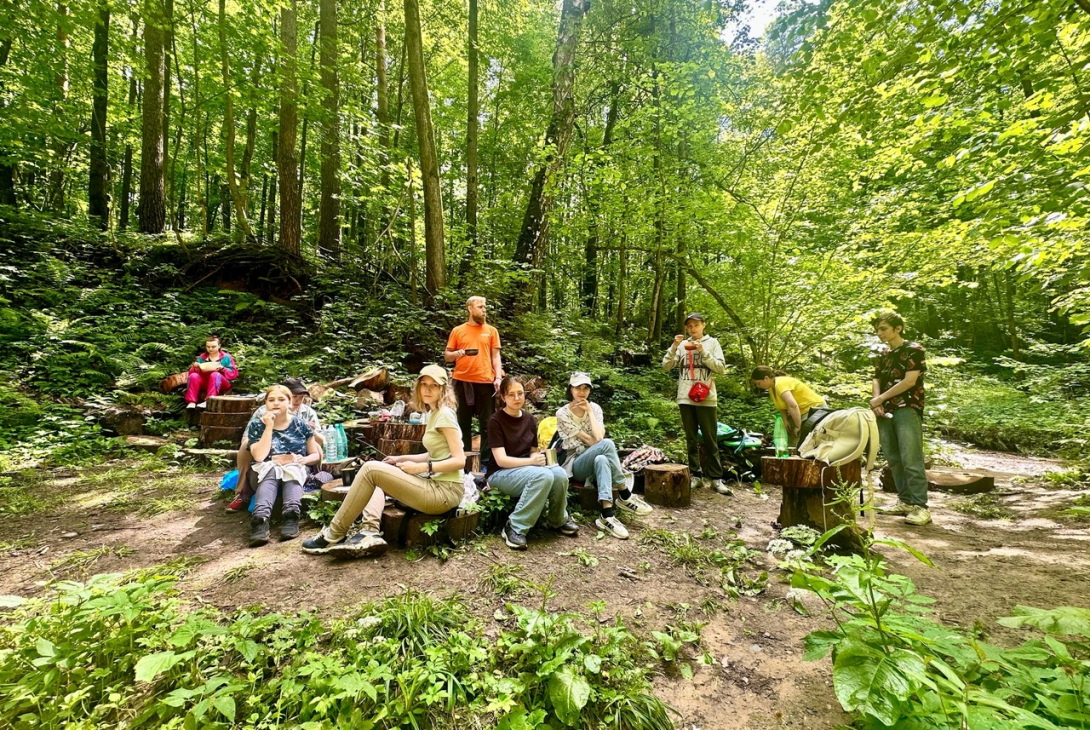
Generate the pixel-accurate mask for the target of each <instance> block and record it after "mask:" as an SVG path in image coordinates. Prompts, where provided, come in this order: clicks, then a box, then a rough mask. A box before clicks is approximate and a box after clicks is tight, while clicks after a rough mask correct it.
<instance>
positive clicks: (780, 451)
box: [772, 413, 791, 459]
mask: <svg viewBox="0 0 1090 730" xmlns="http://www.w3.org/2000/svg"><path fill="white" fill-rule="evenodd" d="M772 444H773V445H774V446H775V447H776V458H777V459H786V458H788V457H790V456H791V450H790V449H789V448H788V447H787V427H786V426H784V425H783V416H781V415H780V414H778V413H777V414H776V427H775V428H774V429H773V430H772Z"/></svg>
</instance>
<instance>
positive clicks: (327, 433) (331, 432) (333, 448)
mask: <svg viewBox="0 0 1090 730" xmlns="http://www.w3.org/2000/svg"><path fill="white" fill-rule="evenodd" d="M322 436H324V437H325V460H326V463H327V464H328V463H330V462H334V461H340V455H339V454H338V453H337V431H336V430H335V429H334V428H333V427H332V426H326V427H325V428H323V429H322Z"/></svg>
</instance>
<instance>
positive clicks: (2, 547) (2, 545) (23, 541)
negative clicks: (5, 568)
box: [0, 533, 42, 555]
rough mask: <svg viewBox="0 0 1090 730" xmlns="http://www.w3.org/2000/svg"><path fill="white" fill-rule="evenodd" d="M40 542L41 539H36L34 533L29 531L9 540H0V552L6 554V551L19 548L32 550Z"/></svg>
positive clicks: (13, 550) (15, 550) (11, 551)
mask: <svg viewBox="0 0 1090 730" xmlns="http://www.w3.org/2000/svg"><path fill="white" fill-rule="evenodd" d="M41 544H42V543H41V541H40V540H38V538H37V537H36V536H35V535H34V533H31V534H29V535H23V536H22V537H18V538H16V539H14V540H12V541H11V542H0V554H4V555H6V554H8V553H15V552H19V551H20V550H32V549H34V548H36V547H38V546H39V545H41Z"/></svg>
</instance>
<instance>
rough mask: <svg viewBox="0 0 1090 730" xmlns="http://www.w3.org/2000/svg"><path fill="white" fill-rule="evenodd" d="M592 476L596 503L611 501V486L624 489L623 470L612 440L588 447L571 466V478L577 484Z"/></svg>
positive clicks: (603, 440) (605, 440) (604, 440)
mask: <svg viewBox="0 0 1090 730" xmlns="http://www.w3.org/2000/svg"><path fill="white" fill-rule="evenodd" d="M591 475H593V476H594V486H596V487H597V488H598V501H600V502H612V501H613V485H614V484H618V485H620V487H621V488H622V489H624V484H625V481H624V470H623V469H621V458H620V457H619V456H617V445H616V444H614V443H613V439H602V440H601V441H599V442H598V443H596V444H594V446H591V447H589V448H588V449H587V450H586V451H584V452H583V453H582V454H580V455H579V456H577V457H575V462H574V463H573V464H572V477H573V478H574V479H575V480H576V481H578V482H585V481H587V479H589V478H590V477H591Z"/></svg>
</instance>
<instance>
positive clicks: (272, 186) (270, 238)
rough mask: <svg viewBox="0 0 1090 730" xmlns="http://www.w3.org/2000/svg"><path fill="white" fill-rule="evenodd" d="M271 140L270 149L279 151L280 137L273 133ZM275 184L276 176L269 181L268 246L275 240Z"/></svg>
mask: <svg viewBox="0 0 1090 730" xmlns="http://www.w3.org/2000/svg"><path fill="white" fill-rule="evenodd" d="M272 138H273V145H272V148H273V149H274V150H279V149H280V143H279V140H280V137H279V135H278V134H276V133H273V136H272ZM277 182H278V176H277V175H272V176H271V179H270V180H269V219H268V221H267V222H266V224H265V225H266V226H267V238H266V241H267V242H268V245H270V246H271V245H273V241H274V240H276V207H277V200H278V198H277V197H276V186H277Z"/></svg>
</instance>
